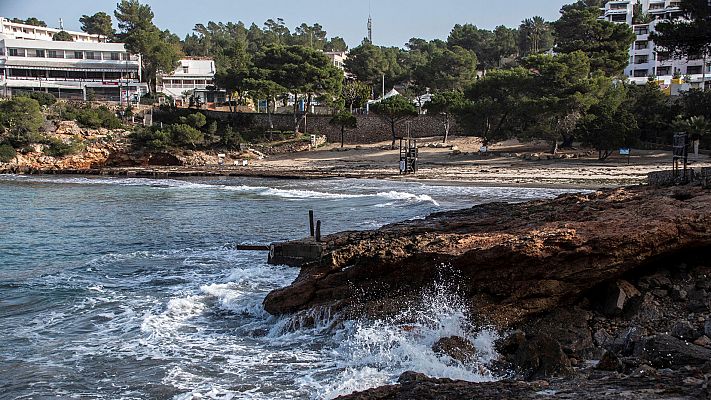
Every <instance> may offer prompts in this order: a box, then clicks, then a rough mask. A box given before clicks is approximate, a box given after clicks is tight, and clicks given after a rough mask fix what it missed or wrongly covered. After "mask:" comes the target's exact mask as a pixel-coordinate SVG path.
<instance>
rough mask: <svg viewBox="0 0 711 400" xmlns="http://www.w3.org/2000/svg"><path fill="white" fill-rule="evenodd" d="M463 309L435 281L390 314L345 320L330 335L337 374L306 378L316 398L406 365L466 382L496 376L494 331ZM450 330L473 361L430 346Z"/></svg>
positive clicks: (386, 376)
mask: <svg viewBox="0 0 711 400" xmlns="http://www.w3.org/2000/svg"><path fill="white" fill-rule="evenodd" d="M467 309H468V308H467V307H466V306H465V302H464V301H463V300H462V299H461V298H460V297H459V296H457V295H456V294H455V292H454V291H453V290H452V289H451V288H450V287H448V286H447V285H442V284H438V285H435V286H434V287H433V288H432V289H431V290H429V291H428V292H426V293H425V294H424V295H423V296H422V299H421V301H420V302H419V304H416V305H415V306H413V307H410V308H408V309H406V310H404V311H402V312H401V313H400V314H399V315H397V316H395V317H394V318H389V319H387V320H378V321H351V322H347V323H345V325H344V329H342V330H341V331H339V332H337V334H336V337H335V341H336V342H337V343H339V342H340V343H341V345H340V346H339V347H338V348H337V349H336V350H335V354H336V355H337V358H338V369H339V371H340V373H339V376H338V377H337V378H336V379H330V380H329V381H328V382H329V383H325V384H323V385H319V384H316V383H314V382H311V384H312V385H314V386H316V390H317V394H316V396H315V398H329V399H330V398H336V397H338V396H341V395H347V394H350V393H353V392H356V391H362V390H366V389H369V388H373V387H378V386H382V385H387V384H392V383H394V382H395V381H396V380H397V378H398V377H399V376H400V375H401V374H402V373H403V372H406V371H416V372H420V373H424V374H426V375H428V376H432V377H437V378H450V379H458V380H466V381H471V382H489V381H494V380H497V379H500V377H499V376H497V375H496V374H495V373H494V372H492V371H491V370H490V369H489V368H488V365H489V364H490V363H491V362H492V361H493V360H495V359H497V358H498V354H497V352H496V350H495V349H494V343H495V342H496V340H498V339H499V336H498V333H497V332H496V331H495V330H494V329H493V328H490V327H484V328H481V327H476V326H474V325H473V324H472V323H471V322H470V321H471V319H470V318H469V315H468V311H467ZM401 321H414V322H412V323H402V322H401ZM451 336H459V337H462V338H464V339H465V340H467V341H469V342H471V344H473V345H474V347H475V348H476V350H477V353H476V358H475V359H474V360H472V362H470V363H467V364H466V365H465V364H462V363H461V362H459V361H457V360H454V359H452V358H450V357H449V356H447V355H444V354H438V353H436V352H435V351H433V350H432V347H433V345H434V344H435V343H436V342H437V341H438V340H440V339H442V338H448V337H451Z"/></svg>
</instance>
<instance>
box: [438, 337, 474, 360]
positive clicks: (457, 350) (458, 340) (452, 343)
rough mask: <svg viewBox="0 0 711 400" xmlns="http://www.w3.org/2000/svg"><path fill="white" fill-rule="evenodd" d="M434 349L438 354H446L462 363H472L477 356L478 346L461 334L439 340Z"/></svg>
mask: <svg viewBox="0 0 711 400" xmlns="http://www.w3.org/2000/svg"><path fill="white" fill-rule="evenodd" d="M432 351H434V352H435V353H438V354H446V355H448V356H449V357H451V358H452V359H453V360H457V361H459V362H460V363H462V364H467V363H470V362H471V361H472V360H474V359H475V358H476V348H475V347H474V345H473V344H472V343H471V342H470V341H468V340H467V339H464V338H462V337H459V336H451V337H446V338H442V339H440V340H438V341H437V342H436V343H435V344H434V345H433V346H432Z"/></svg>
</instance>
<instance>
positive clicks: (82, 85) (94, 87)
mask: <svg viewBox="0 0 711 400" xmlns="http://www.w3.org/2000/svg"><path fill="white" fill-rule="evenodd" d="M0 26H1V28H0V94H1V95H3V96H6V97H8V96H12V94H13V93H15V92H18V91H26V90H40V91H45V92H49V93H53V94H54V95H55V96H57V97H59V98H68V99H84V100H86V99H87V96H88V97H89V98H92V97H94V98H95V99H97V100H108V101H119V100H121V101H122V102H123V101H129V100H130V99H134V98H137V97H139V96H141V95H143V94H144V93H146V92H147V89H148V87H147V85H146V84H144V83H141V59H140V56H138V55H132V54H129V52H128V51H126V48H125V46H124V45H123V44H122V43H105V42H104V40H103V38H102V37H100V36H97V35H89V34H86V33H83V32H71V31H68V33H69V34H70V35H71V36H72V38H74V39H75V40H74V41H72V42H60V41H52V36H53V35H54V34H55V33H57V32H59V30H58V29H53V28H40V27H36V26H31V25H24V24H17V23H12V22H8V21H7V20H6V19H4V18H3V19H0Z"/></svg>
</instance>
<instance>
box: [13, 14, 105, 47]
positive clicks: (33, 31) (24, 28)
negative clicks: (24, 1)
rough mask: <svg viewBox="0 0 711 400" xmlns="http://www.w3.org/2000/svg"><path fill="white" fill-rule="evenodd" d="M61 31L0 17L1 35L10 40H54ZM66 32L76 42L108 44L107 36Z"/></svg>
mask: <svg viewBox="0 0 711 400" xmlns="http://www.w3.org/2000/svg"><path fill="white" fill-rule="evenodd" d="M61 31H62V30H61V29H56V28H45V27H41V26H34V25H25V24H19V23H17V22H12V21H10V20H9V19H7V18H3V17H0V35H3V36H4V37H7V38H10V39H29V40H52V38H53V37H54V35H55V34H57V33H59V32H61ZM65 32H67V33H69V34H70V35H71V36H72V40H73V41H75V42H90V43H103V42H106V37H105V36H100V35H89V34H88V33H84V32H72V31H65Z"/></svg>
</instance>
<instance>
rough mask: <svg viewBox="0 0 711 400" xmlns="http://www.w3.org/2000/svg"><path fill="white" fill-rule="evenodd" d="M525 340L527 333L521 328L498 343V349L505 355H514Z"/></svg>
mask: <svg viewBox="0 0 711 400" xmlns="http://www.w3.org/2000/svg"><path fill="white" fill-rule="evenodd" d="M525 342H526V334H525V333H523V331H521V330H515V331H513V332H511V333H510V334H509V335H508V336H506V337H505V338H504V339H501V340H499V341H498V342H497V343H496V350H497V351H498V352H499V353H501V354H504V355H513V354H515V353H516V352H517V351H518V349H519V347H521V345H523V344H524V343H525Z"/></svg>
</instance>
